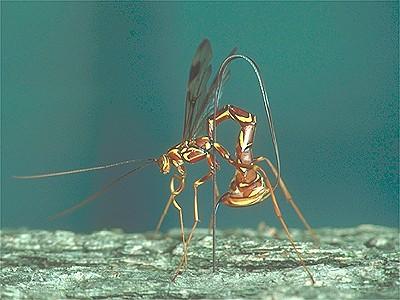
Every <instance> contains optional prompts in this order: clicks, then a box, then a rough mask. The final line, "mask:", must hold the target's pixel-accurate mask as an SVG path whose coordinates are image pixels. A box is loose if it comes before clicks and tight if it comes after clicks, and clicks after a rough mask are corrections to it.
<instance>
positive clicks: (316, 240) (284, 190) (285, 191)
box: [254, 156, 319, 245]
mask: <svg viewBox="0 0 400 300" xmlns="http://www.w3.org/2000/svg"><path fill="white" fill-rule="evenodd" d="M254 161H255V162H261V161H265V162H266V163H267V165H268V166H269V168H270V169H271V171H272V173H273V174H274V176H275V177H277V176H278V171H277V170H276V168H275V166H274V165H273V164H272V162H271V161H270V160H269V159H268V158H266V157H262V156H260V157H257V158H256V159H255V160H254ZM278 184H279V188H280V189H281V191H282V193H283V195H284V196H285V198H286V200H287V201H288V202H289V203H290V205H291V206H292V207H293V209H294V211H295V212H296V214H297V216H298V217H299V219H300V220H301V222H302V223H303V225H304V227H305V228H306V229H307V230H308V232H309V234H310V235H311V237H312V238H313V240H314V243H315V244H316V245H319V238H318V236H317V234H316V233H315V231H314V230H313V229H312V228H311V226H310V225H309V224H308V222H307V220H306V219H305V218H304V216H303V214H302V213H301V211H300V208H299V207H298V206H297V205H296V202H295V201H294V199H293V197H292V195H291V194H290V193H289V190H288V189H287V187H286V185H285V183H284V181H283V179H282V178H281V177H279V181H278Z"/></svg>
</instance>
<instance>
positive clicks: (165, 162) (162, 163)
mask: <svg viewBox="0 0 400 300" xmlns="http://www.w3.org/2000/svg"><path fill="white" fill-rule="evenodd" d="M157 164H158V167H159V168H160V172H161V173H163V174H168V173H169V171H170V169H171V161H170V159H169V157H168V156H167V155H166V154H163V155H161V156H160V158H159V159H157Z"/></svg>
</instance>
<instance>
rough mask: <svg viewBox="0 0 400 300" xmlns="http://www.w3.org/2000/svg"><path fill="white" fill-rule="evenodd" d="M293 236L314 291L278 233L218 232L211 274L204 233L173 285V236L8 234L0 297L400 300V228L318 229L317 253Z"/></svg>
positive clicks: (176, 247)
mask: <svg viewBox="0 0 400 300" xmlns="http://www.w3.org/2000/svg"><path fill="white" fill-rule="evenodd" d="M292 233H293V237H294V239H295V240H296V245H297V247H298V249H299V250H300V252H301V253H302V255H303V257H304V261H305V264H306V265H307V266H308V268H309V269H310V271H311V273H312V274H313V276H314V278H315V280H316V283H315V284H314V285H312V284H311V281H310V279H309V277H308V275H307V273H306V272H304V270H303V268H302V267H301V265H300V264H299V260H298V258H297V256H296V253H295V252H294V250H293V248H292V246H291V245H290V243H289V241H288V240H287V239H286V237H285V235H284V233H282V232H281V231H275V230H274V229H272V228H259V230H251V229H237V230H223V231H218V234H217V253H216V256H217V258H218V261H217V271H216V272H215V273H213V272H212V237H211V235H210V234H209V233H208V232H207V230H204V229H198V230H197V231H196V233H195V236H194V238H193V240H192V242H191V244H190V247H189V260H188V268H187V270H186V271H185V272H183V273H182V274H181V275H178V276H177V278H176V280H175V282H172V281H171V276H172V275H173V274H174V272H175V269H176V267H177V265H178V263H179V261H180V258H181V255H182V249H183V248H182V245H181V242H180V235H179V231H177V230H171V231H169V232H168V233H166V234H161V235H155V234H153V233H143V234H131V233H124V232H122V231H119V230H113V231H99V232H95V233H93V234H76V233H73V232H67V231H55V232H50V231H39V230H22V229H21V230H3V231H2V232H1V272H0V279H1V283H0V284H1V293H0V296H1V297H0V298H1V299H13V298H18V299H21V298H29V299H61V298H74V299H91V298H92V299H103V298H133V299H137V298H173V299H181V298H185V299H186V298H213V299H214V298H229V299H232V298H241V299H247V298H257V299H259V298H263V299H271V300H272V299H309V298H318V299H399V297H400V294H399V256H400V255H399V235H398V234H399V232H398V230H397V229H393V228H386V227H380V226H373V225H361V226H358V227H355V228H346V229H335V228H331V229H330V228H326V229H319V230H317V233H318V235H319V237H320V239H321V245H320V247H319V248H317V247H315V246H314V245H313V243H312V242H311V241H309V239H308V236H307V234H306V233H305V232H304V231H301V230H292Z"/></svg>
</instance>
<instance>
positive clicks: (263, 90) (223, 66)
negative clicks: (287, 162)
mask: <svg viewBox="0 0 400 300" xmlns="http://www.w3.org/2000/svg"><path fill="white" fill-rule="evenodd" d="M240 58H241V59H244V60H245V61H246V62H248V63H249V64H250V66H251V67H252V68H253V71H254V73H255V74H256V76H257V80H258V85H259V87H260V91H261V94H262V98H263V103H264V110H265V113H266V115H267V119H268V126H269V131H270V134H271V139H272V145H273V147H274V152H275V160H276V165H277V177H276V183H275V185H274V187H273V190H275V189H276V188H277V186H278V185H279V180H280V177H281V162H280V158H279V149H278V142H277V140H276V135H275V128H274V123H273V120H272V113H271V106H270V104H269V100H268V95H267V90H266V88H265V83H264V81H263V79H262V77H261V75H260V69H259V67H258V65H257V64H256V62H255V61H254V60H253V59H251V58H250V57H248V56H246V55H242V54H233V55H230V56H228V57H227V58H226V59H225V60H224V61H223V62H222V64H221V67H220V68H219V71H218V78H219V80H218V87H217V89H216V92H215V93H216V95H215V98H214V101H215V106H214V120H215V118H216V115H217V108H218V101H219V98H220V95H221V79H222V78H223V74H224V72H225V70H226V68H227V67H228V65H229V64H230V63H231V62H232V61H233V60H235V59H240ZM213 130H214V131H213V135H214V136H213V140H214V141H215V140H216V124H215V121H214V122H213ZM214 160H215V156H214ZM214 163H215V161H214ZM214 176H215V175H214Z"/></svg>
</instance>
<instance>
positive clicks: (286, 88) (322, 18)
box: [1, 1, 399, 231]
mask: <svg viewBox="0 0 400 300" xmlns="http://www.w3.org/2000/svg"><path fill="white" fill-rule="evenodd" d="M398 8H399V7H398V2H346V3H345V2H253V3H245V2H217V3H211V2H202V3H197V2H186V3H182V2H169V3H161V2H146V3H139V2H137V3H112V2H111V3H110V2H108V3H99V2H4V1H3V2H2V3H1V16H2V20H1V63H2V64H1V87H2V89H1V109H2V112H1V113H2V118H1V125H2V128H1V137H2V138H1V143H2V153H1V155H2V157H1V158H2V160H1V162H2V167H1V171H2V178H1V180H2V181H1V184H2V189H1V217H2V219H1V225H2V226H3V227H9V228H10V227H11V228H15V227H28V228H50V229H56V228H57V229H58V228H63V229H71V230H76V231H92V230H98V229H102V228H112V227H119V228H123V229H125V230H128V231H142V230H150V229H153V228H154V226H155V224H156V223H157V220H158V217H159V215H160V213H161V210H162V208H163V206H164V204H165V203H166V200H167V198H168V192H169V177H167V176H163V175H161V174H160V173H159V171H158V169H157V168H156V167H155V166H152V167H149V168H147V169H145V170H143V171H142V172H140V173H137V174H135V175H133V176H131V177H129V178H127V179H125V180H124V181H123V182H121V183H120V184H119V185H118V186H117V187H115V188H114V189H113V190H112V191H110V192H108V193H106V194H105V195H103V196H102V197H101V198H99V199H98V200H97V201H95V202H94V203H91V204H90V205H88V206H86V207H84V208H82V209H80V210H79V211H77V212H75V213H73V214H71V215H68V216H65V217H63V218H61V219H58V220H55V221H52V222H49V221H48V220H47V217H48V216H50V215H52V214H54V213H56V212H58V211H60V210H63V209H65V208H67V207H70V206H72V205H74V204H75V203H77V202H78V201H79V200H81V199H83V198H84V197H85V196H87V195H89V194H90V193H92V192H94V191H96V190H98V189H99V188H100V187H101V186H102V184H104V183H105V182H106V181H108V180H110V179H112V178H115V177H116V176H117V175H118V174H121V173H123V172H124V171H126V170H129V167H122V168H119V169H110V170H106V171H101V172H97V173H96V172H94V173H87V174H82V175H72V176H66V177H57V178H49V179H43V180H31V181H22V180H16V179H13V178H12V177H11V176H12V175H29V174H37V173H42V172H50V171H59V170H66V169H72V168H81V167H88V166H95V165H99V164H106V163H111V162H115V161H120V160H126V159H133V158H146V157H155V156H158V155H160V154H161V153H163V152H164V151H166V150H167V149H168V148H169V147H170V146H172V145H174V144H176V143H178V142H179V141H180V138H181V134H182V124H183V113H184V98H185V90H186V83H187V78H188V71H189V66H190V63H191V59H192V56H193V54H194V51H195V49H196V47H197V45H198V44H199V43H200V42H201V40H202V39H203V38H204V37H208V38H209V39H210V41H211V43H212V46H213V50H214V59H213V65H214V70H216V69H217V67H218V66H219V64H220V63H221V61H222V60H223V58H224V57H225V56H226V55H227V54H228V53H229V51H230V50H231V49H232V48H233V47H235V46H237V47H238V48H239V52H240V53H244V54H247V55H249V56H250V57H252V58H254V59H255V60H256V61H257V62H258V64H259V66H260V69H261V70H262V73H263V76H264V78H265V81H266V84H267V89H268V92H269V97H270V101H271V105H272V112H273V117H274V121H275V126H276V133H277V138H278V142H279V146H280V151H281V160H282V175H283V178H284V179H285V180H286V183H287V185H288V187H289V189H290V191H291V192H292V194H293V196H294V197H295V199H296V200H297V202H298V204H299V206H300V207H301V208H302V210H303V212H304V214H305V216H306V217H307V219H308V220H309V222H310V223H311V224H312V225H313V226H315V227H320V226H339V227H341V226H352V225H357V224H362V223H373V224H382V225H389V226H397V225H398V221H399V217H398V216H399V201H398V200H399V175H398V174H399V164H398V150H399V149H398V145H399V144H398V143H399V139H398V124H399V102H398V99H399V85H398V84H399V71H398V66H399V48H398V42H399V40H398V34H399V32H398V25H399V23H398V17H399V14H398ZM231 70H232V76H231V79H230V81H229V83H228V84H227V85H226V87H225V89H224V96H223V99H222V103H223V104H226V103H232V104H235V105H238V106H240V107H243V108H244V109H246V110H248V111H251V112H254V113H256V114H257V116H258V121H259V125H258V130H257V135H256V143H255V150H254V152H255V154H256V155H266V156H269V157H271V158H273V153H272V147H271V142H270V138H269V135H268V134H267V130H266V129H267V127H266V120H265V115H264V111H263V108H262V102H261V97H260V95H259V91H258V90H257V85H256V80H255V77H254V74H253V73H252V71H251V70H250V68H249V66H247V65H246V64H244V63H243V62H235V63H234V64H233V65H232V66H231ZM237 133H238V128H237V127H236V126H235V125H234V124H226V125H225V124H224V125H223V126H221V129H220V130H219V131H218V134H219V137H220V141H221V142H222V143H223V144H224V145H226V146H227V147H229V148H230V149H232V147H233V146H234V143H235V141H236V138H237ZM222 166H223V168H222V170H221V172H220V173H219V174H220V175H219V177H218V180H219V183H220V189H221V191H225V190H226V188H227V184H228V182H229V180H230V178H231V176H232V173H233V171H232V170H231V169H230V168H229V167H228V166H226V165H224V164H222ZM206 170H207V168H206V165H205V163H201V164H199V165H198V166H189V181H188V183H189V184H188V187H187V189H186V192H185V193H184V194H183V195H182V196H181V197H180V203H181V204H182V206H183V208H184V211H185V223H186V225H187V226H191V223H192V216H193V213H192V211H193V210H192V209H193V205H192V199H193V191H192V188H191V183H192V181H193V180H194V179H196V178H198V177H200V176H201V175H202V174H204V173H205V172H206ZM211 197H212V196H211V188H210V184H207V185H205V186H202V187H201V188H200V207H201V209H200V217H201V220H202V221H203V222H202V223H201V226H203V227H204V226H206V225H207V223H208V219H209V213H210V208H211ZM280 199H281V202H280V203H281V208H282V210H283V214H284V216H285V217H286V220H287V222H288V224H289V226H292V227H300V226H301V223H300V222H299V220H298V219H297V218H296V216H295V214H294V213H293V211H292V210H291V208H290V207H289V206H288V205H287V203H285V200H284V199H283V198H282V197H280ZM218 220H219V221H218V224H219V226H220V227H256V226H257V224H259V223H260V222H262V221H264V222H266V223H267V224H268V225H271V226H279V223H278V221H277V220H276V218H275V216H274V213H273V209H272V206H271V204H270V202H269V201H266V202H265V203H263V204H261V205H258V206H254V207H250V208H244V209H231V208H225V207H222V209H221V210H220V211H219V219H218ZM177 225H178V219H177V214H176V212H175V211H174V210H173V209H172V210H171V211H170V212H169V214H168V217H167V219H166V221H165V224H164V226H163V228H164V229H167V228H170V227H173V226H177Z"/></svg>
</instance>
